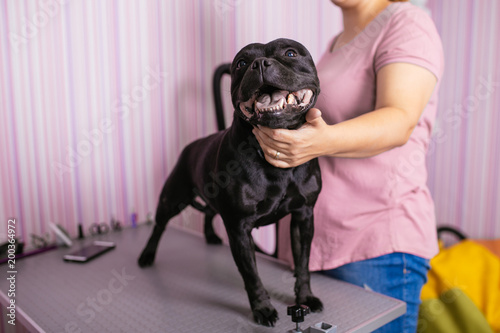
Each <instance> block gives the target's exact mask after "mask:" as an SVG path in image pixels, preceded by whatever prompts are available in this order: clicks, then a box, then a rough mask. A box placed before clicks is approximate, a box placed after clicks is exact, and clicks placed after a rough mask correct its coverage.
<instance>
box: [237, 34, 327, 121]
mask: <svg viewBox="0 0 500 333" xmlns="http://www.w3.org/2000/svg"><path fill="white" fill-rule="evenodd" d="M318 94H319V79H318V75H317V73H316V67H315V66H314V62H313V59H312V57H311V55H310V54H309V51H308V50H307V49H306V48H305V47H304V46H303V45H302V44H300V43H299V42H296V41H294V40H291V39H284V38H281V39H276V40H274V41H272V42H269V43H267V44H259V43H254V44H250V45H247V46H245V47H244V48H243V49H241V51H240V52H238V54H236V56H235V58H234V60H233V63H232V64H231V97H232V102H233V106H234V108H235V112H236V113H237V114H238V115H239V116H240V117H242V118H243V119H244V120H246V121H248V122H249V123H250V124H252V125H262V126H266V127H271V128H289V129H293V128H298V127H300V126H301V125H302V124H303V123H304V122H305V115H306V113H307V111H308V110H309V109H310V108H312V107H313V106H314V104H315V103H316V99H317V97H318Z"/></svg>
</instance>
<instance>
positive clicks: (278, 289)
mask: <svg viewBox="0 0 500 333" xmlns="http://www.w3.org/2000/svg"><path fill="white" fill-rule="evenodd" d="M151 230H152V226H145V225H142V226H139V227H138V228H136V229H125V230H122V231H119V232H113V233H109V234H107V235H103V236H99V237H94V238H87V239H85V240H84V241H81V242H76V244H75V245H73V247H72V249H71V250H70V249H67V248H66V249H65V248H60V249H57V250H53V251H50V252H46V253H43V254H40V255H37V256H33V257H29V258H24V259H22V260H18V261H17V262H16V269H17V271H18V274H17V280H16V298H15V299H16V305H17V320H18V321H19V322H20V323H22V324H24V325H25V326H27V327H28V328H29V329H30V331H34V332H36V331H40V332H127V333H128V332H141V333H146V332H238V333H240V332H241V333H247V332H251V333H254V332H255V333H257V332H262V333H266V332H287V331H288V330H291V329H293V328H294V324H293V323H292V322H291V320H290V318H289V317H288V316H287V315H286V308H287V306H288V305H291V304H293V302H294V295H293V286H294V281H295V279H294V278H293V274H292V272H291V271H290V269H289V268H288V267H286V266H285V265H283V264H281V263H280V262H277V261H275V260H272V258H268V257H267V256H264V255H258V256H257V266H258V270H259V275H260V277H261V279H262V281H263V283H264V286H265V287H266V289H267V290H268V292H269V293H270V295H271V298H272V303H273V305H274V306H275V307H276V309H277V310H278V313H279V317H280V319H279V321H278V322H277V324H276V326H275V327H274V328H268V327H263V326H259V325H256V324H254V323H253V320H252V314H251V311H250V306H249V303H248V299H247V295H246V292H245V290H244V287H243V281H242V279H241V276H240V275H239V273H238V270H237V268H236V265H235V264H234V262H233V258H232V256H231V253H230V250H229V247H227V246H225V245H223V246H213V245H207V244H205V242H204V239H203V238H202V237H200V236H198V235H193V234H189V233H186V232H184V231H181V230H178V229H175V228H173V227H169V228H167V230H166V232H165V234H164V236H163V238H162V241H161V243H160V246H159V250H158V254H157V257H156V262H155V265H154V266H152V267H149V268H146V269H140V268H139V267H138V266H137V264H136V261H137V257H138V255H139V253H140V251H141V250H142V248H143V246H144V245H145V243H146V241H147V239H148V237H149V235H150V232H151ZM98 239H99V240H107V241H113V242H115V243H116V248H115V249H114V250H112V251H111V252H108V253H106V254H104V255H103V256H101V257H99V258H96V259H94V260H93V261H91V262H88V263H86V264H76V263H67V262H64V261H63V260H62V256H63V255H64V254H66V253H68V252H70V251H72V250H74V249H76V248H78V247H79V246H82V245H83V244H86V243H89V242H91V241H93V240H98ZM0 271H2V272H4V274H2V275H6V274H7V271H8V268H7V266H6V265H5V264H4V265H1V266H0ZM311 286H312V290H313V292H314V293H315V295H316V296H318V297H320V298H321V300H322V301H323V304H324V307H325V309H324V311H323V312H322V313H314V314H310V315H308V316H307V317H306V318H305V322H304V323H302V324H301V327H302V328H303V329H305V328H307V327H309V326H312V325H314V324H315V323H317V322H321V321H323V322H327V323H330V324H334V325H337V332H338V333H341V332H370V331H372V330H374V329H376V328H378V327H380V326H382V325H383V324H385V323H387V322H389V321H391V320H393V319H394V318H397V317H398V316H400V315H402V314H403V313H404V312H405V311H406V305H405V303H404V302H401V301H398V300H395V299H392V298H389V297H386V296H383V295H380V294H377V293H374V292H371V291H367V290H364V289H362V288H359V287H356V286H353V285H350V284H347V283H344V282H340V281H336V280H334V279H331V278H328V277H325V276H323V275H321V274H317V273H313V274H312V278H311ZM7 290H8V281H7V280H6V278H2V279H0V302H2V303H3V305H4V306H5V305H6V302H7V301H8V299H7V296H6V294H7Z"/></svg>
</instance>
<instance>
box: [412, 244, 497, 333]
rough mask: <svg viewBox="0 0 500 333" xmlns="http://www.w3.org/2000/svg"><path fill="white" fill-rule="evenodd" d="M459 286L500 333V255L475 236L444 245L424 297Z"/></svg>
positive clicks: (437, 296)
mask: <svg viewBox="0 0 500 333" xmlns="http://www.w3.org/2000/svg"><path fill="white" fill-rule="evenodd" d="M453 288H458V289H460V290H461V291H463V292H464V294H465V295H467V296H468V297H469V298H470V300H471V301H472V302H473V303H474V304H475V305H476V306H477V308H478V309H479V310H480V311H481V312H482V313H483V314H484V316H485V318H486V320H487V321H488V323H489V325H490V326H491V328H492V329H493V331H495V332H497V333H500V258H499V257H497V256H495V255H494V254H493V253H492V252H490V251H489V250H488V249H487V248H485V247H484V246H482V245H479V244H478V243H476V242H474V241H473V240H463V241H461V242H459V243H457V244H455V245H454V246H451V247H449V248H442V249H441V251H440V252H439V254H438V255H437V256H436V257H434V258H433V259H432V260H431V270H430V271H429V273H428V282H427V283H426V284H425V285H424V287H423V289H422V294H421V298H422V300H423V301H424V300H427V299H439V296H440V295H442V294H443V293H444V292H446V291H449V290H451V289H453Z"/></svg>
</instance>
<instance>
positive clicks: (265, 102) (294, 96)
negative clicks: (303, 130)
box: [239, 86, 314, 119]
mask: <svg viewBox="0 0 500 333" xmlns="http://www.w3.org/2000/svg"><path fill="white" fill-rule="evenodd" d="M313 96H314V93H313V91H312V90H311V89H307V88H304V89H300V90H298V91H287V90H281V89H276V88H272V87H266V86H264V87H261V88H260V89H259V90H258V91H257V92H256V93H254V94H253V96H252V97H251V98H250V99H249V100H248V101H246V102H241V103H240V104H239V108H240V111H241V112H242V113H243V114H244V115H245V116H246V117H247V118H248V119H250V118H253V117H255V116H257V117H258V118H259V117H261V116H262V115H264V114H267V115H271V114H273V115H276V116H278V115H280V114H282V113H288V112H299V113H300V112H302V111H304V110H306V109H308V108H309V107H310V106H311V104H312V101H313Z"/></svg>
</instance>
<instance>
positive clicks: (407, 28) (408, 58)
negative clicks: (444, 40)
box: [374, 7, 444, 80]
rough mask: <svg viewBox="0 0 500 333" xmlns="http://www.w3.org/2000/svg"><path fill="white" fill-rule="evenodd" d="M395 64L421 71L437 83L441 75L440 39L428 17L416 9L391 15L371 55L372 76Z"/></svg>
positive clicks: (442, 64) (442, 68) (441, 50)
mask: <svg viewBox="0 0 500 333" xmlns="http://www.w3.org/2000/svg"><path fill="white" fill-rule="evenodd" d="M395 62H406V63H411V64H414V65H418V66H421V67H424V68H426V69H427V70H429V71H430V72H431V73H432V74H434V76H436V78H437V79H438V80H440V79H441V76H442V75H443V70H444V59H443V47H442V44H441V38H440V37H439V34H438V32H437V30H436V27H435V25H434V22H433V21H432V19H431V18H430V16H429V15H428V14H427V13H425V12H424V11H423V10H421V9H420V8H417V7H414V8H411V9H409V10H405V11H402V12H399V13H395V15H393V17H392V18H391V22H390V23H389V25H388V27H387V29H386V30H385V31H384V35H383V36H382V39H381V42H380V44H379V45H378V47H377V50H376V53H375V59H374V66H375V72H378V70H379V69H380V68H382V67H383V66H385V65H387V64H390V63H395Z"/></svg>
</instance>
